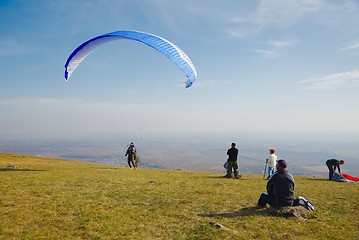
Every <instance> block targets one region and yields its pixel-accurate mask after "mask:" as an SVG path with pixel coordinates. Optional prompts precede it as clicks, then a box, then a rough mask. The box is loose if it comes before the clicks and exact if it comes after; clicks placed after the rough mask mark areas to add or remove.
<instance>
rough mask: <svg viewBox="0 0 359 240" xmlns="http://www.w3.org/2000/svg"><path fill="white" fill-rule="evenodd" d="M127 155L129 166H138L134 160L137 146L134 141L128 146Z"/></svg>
mask: <svg viewBox="0 0 359 240" xmlns="http://www.w3.org/2000/svg"><path fill="white" fill-rule="evenodd" d="M125 156H127V163H128V166H129V167H130V168H132V166H133V167H134V168H136V166H135V163H134V162H133V161H134V160H136V147H135V145H134V144H133V143H132V142H131V143H130V146H129V147H128V148H127V151H126V155H125ZM131 163H132V165H131Z"/></svg>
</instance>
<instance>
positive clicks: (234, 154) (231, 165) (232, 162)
mask: <svg viewBox="0 0 359 240" xmlns="http://www.w3.org/2000/svg"><path fill="white" fill-rule="evenodd" d="M227 155H228V160H227V162H228V166H227V175H226V176H225V177H227V178H232V171H233V174H234V177H235V178H236V179H239V178H241V175H239V172H238V163H237V158H238V149H237V148H236V144H235V143H232V144H231V148H230V149H228V151H227Z"/></svg>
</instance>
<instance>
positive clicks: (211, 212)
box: [0, 154, 359, 239]
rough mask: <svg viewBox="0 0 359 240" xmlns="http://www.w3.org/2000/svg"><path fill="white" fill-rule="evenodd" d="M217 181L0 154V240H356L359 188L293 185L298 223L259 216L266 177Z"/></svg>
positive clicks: (307, 182) (305, 181)
mask: <svg viewBox="0 0 359 240" xmlns="http://www.w3.org/2000/svg"><path fill="white" fill-rule="evenodd" d="M8 164H11V165H16V166H17V169H11V168H7V166H8ZM289 170H290V169H289ZM222 175H223V174H216V173H206V172H184V171H174V170H156V169H141V168H140V169H139V170H131V169H128V168H124V167H113V166H107V165H98V164H91V163H85V162H78V161H64V160H58V159H48V158H40V157H32V156H22V155H14V154H0V186H1V195H0V239H359V214H358V213H359V185H358V184H351V183H336V182H332V181H328V180H325V179H316V178H305V177H295V181H296V196H298V195H301V196H304V197H306V198H308V199H309V200H310V201H311V202H312V203H313V205H314V206H315V208H316V209H315V211H314V212H313V213H312V214H311V215H310V216H309V218H307V219H298V218H284V217H277V216H272V215H270V214H269V213H268V209H257V208H256V207H255V206H256V202H257V199H258V197H259V195H260V193H261V192H263V191H265V186H266V181H265V180H263V179H262V176H259V175H244V176H243V179H241V180H234V179H225V178H222ZM209 222H216V223H219V224H222V225H223V226H225V227H226V229H220V228H215V227H213V226H211V225H210V224H209Z"/></svg>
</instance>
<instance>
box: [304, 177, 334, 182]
mask: <svg viewBox="0 0 359 240" xmlns="http://www.w3.org/2000/svg"><path fill="white" fill-rule="evenodd" d="M306 180H310V181H322V182H328V181H330V180H329V179H327V178H308V179H306Z"/></svg>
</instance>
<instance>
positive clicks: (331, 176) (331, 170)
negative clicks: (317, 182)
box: [326, 162, 334, 180]
mask: <svg viewBox="0 0 359 240" xmlns="http://www.w3.org/2000/svg"><path fill="white" fill-rule="evenodd" d="M326 164H327V167H328V169H329V180H332V178H333V175H334V166H333V165H331V164H330V163H328V162H327V163H326Z"/></svg>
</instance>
